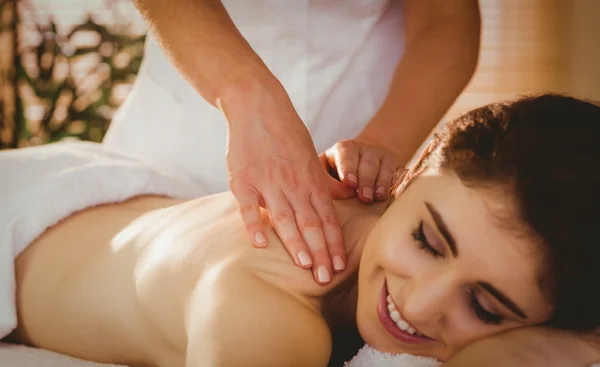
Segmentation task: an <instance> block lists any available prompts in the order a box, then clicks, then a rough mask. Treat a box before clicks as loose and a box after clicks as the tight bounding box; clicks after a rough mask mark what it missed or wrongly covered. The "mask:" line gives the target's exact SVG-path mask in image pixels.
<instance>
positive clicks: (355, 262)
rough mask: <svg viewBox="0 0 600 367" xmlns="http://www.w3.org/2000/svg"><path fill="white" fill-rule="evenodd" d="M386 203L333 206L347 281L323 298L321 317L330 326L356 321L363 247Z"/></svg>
mask: <svg viewBox="0 0 600 367" xmlns="http://www.w3.org/2000/svg"><path fill="white" fill-rule="evenodd" d="M387 205H388V203H386V202H382V203H373V204H363V203H361V202H360V201H358V200H344V201H336V202H335V208H336V212H337V214H338V218H339V220H340V224H341V226H342V233H343V238H344V246H345V247H346V251H347V256H348V257H347V259H348V261H347V267H346V270H344V272H350V273H351V275H349V276H348V275H346V280H344V281H343V282H342V283H340V284H339V285H338V286H337V287H335V288H333V289H332V290H331V291H330V292H329V293H328V294H327V295H326V296H325V299H324V300H323V306H322V307H323V308H322V310H323V311H322V312H323V316H324V317H325V319H326V320H327V323H328V324H329V326H330V328H332V329H333V328H335V327H336V326H337V325H347V324H353V323H355V322H356V320H355V319H356V317H355V316H356V304H357V302H358V286H357V285H358V268H359V264H360V258H361V255H362V250H363V248H364V245H365V243H366V241H367V237H368V236H369V234H370V233H371V230H372V229H373V227H374V226H375V224H376V223H377V221H378V220H379V218H380V217H381V215H382V214H383V212H384V211H385V209H386V208H387Z"/></svg>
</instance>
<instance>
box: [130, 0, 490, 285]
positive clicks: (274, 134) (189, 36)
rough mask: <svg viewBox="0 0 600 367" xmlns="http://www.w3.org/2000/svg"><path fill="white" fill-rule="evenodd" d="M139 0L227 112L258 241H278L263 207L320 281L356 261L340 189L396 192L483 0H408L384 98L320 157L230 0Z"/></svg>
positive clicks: (460, 76) (234, 169)
mask: <svg viewBox="0 0 600 367" xmlns="http://www.w3.org/2000/svg"><path fill="white" fill-rule="evenodd" d="M134 2H135V4H136V5H137V7H138V8H139V9H140V11H141V13H142V14H143V16H144V18H145V19H146V21H147V22H148V24H149V26H150V28H151V29H152V31H153V32H154V34H155V35H156V37H157V40H158V42H159V43H160V44H161V46H162V47H163V49H164V50H165V52H166V53H167V55H168V56H169V57H170V58H171V60H172V61H173V63H174V64H175V65H176V67H177V68H178V70H179V71H180V72H181V73H182V75H184V77H186V79H187V80H188V81H189V82H190V83H191V85H192V86H193V87H194V88H195V89H196V90H197V91H198V93H199V94H200V95H202V97H204V98H205V99H206V100H207V101H208V102H209V103H211V104H212V105H213V106H215V107H217V108H219V109H221V111H222V112H223V113H224V115H225V117H226V119H227V123H228V128H229V129H228V149H227V164H228V170H229V178H230V188H231V190H232V192H233V194H234V196H235V197H236V200H237V203H238V206H239V211H240V214H241V216H242V219H243V221H244V224H245V229H246V231H247V233H248V235H249V238H250V239H251V241H252V244H253V245H254V246H256V247H265V246H266V245H267V237H266V236H265V231H266V230H267V228H266V227H265V224H264V223H263V222H261V220H260V218H261V214H260V208H261V207H262V208H265V209H267V211H268V213H269V215H270V217H271V219H272V221H271V222H272V225H273V226H274V228H275V230H276V232H277V234H278V235H279V237H280V238H281V239H282V240H283V244H284V246H285V247H286V248H287V249H288V251H289V252H290V253H291V254H293V257H294V259H295V262H296V264H297V265H299V266H301V267H303V268H309V267H312V269H313V275H314V277H315V279H316V280H317V281H318V282H319V283H320V284H326V283H328V282H329V280H330V279H331V275H332V272H334V271H341V270H343V269H344V268H345V265H346V261H347V259H346V255H345V252H344V247H343V245H342V243H341V229H340V223H339V219H338V218H337V217H336V213H335V211H334V210H333V205H332V197H333V198H335V199H346V198H349V197H352V196H354V195H356V192H358V196H359V198H360V199H361V200H362V201H363V202H372V201H373V199H377V200H385V199H386V197H387V194H386V192H387V190H388V189H389V187H390V184H391V180H392V176H393V172H394V171H395V169H396V168H398V167H400V166H403V165H404V164H406V163H407V162H408V160H409V159H410V155H411V154H412V153H413V152H414V151H415V150H416V149H417V148H418V145H419V144H420V142H422V141H423V139H424V138H425V137H426V136H427V134H428V133H429V132H430V131H431V130H432V128H433V127H434V126H435V124H436V123H437V122H438V121H439V119H440V118H441V117H442V115H443V114H444V113H445V111H446V110H447V109H448V107H449V106H450V105H451V104H452V102H453V101H454V100H455V99H456V97H457V96H458V94H459V93H460V92H461V90H462V89H463V88H464V86H465V85H466V84H467V82H468V81H469V79H470V77H471V76H472V74H473V71H474V69H475V65H476V63H477V54H478V50H479V29H480V24H479V11H478V4H477V1H475V0H460V1H452V2H448V1H445V0H436V1H428V2H423V1H419V0H411V1H406V2H405V4H404V7H405V10H404V14H405V16H406V19H405V22H404V23H405V29H404V30H403V31H404V36H405V39H406V50H405V56H404V57H403V58H402V60H401V61H400V62H399V64H398V66H397V69H396V72H395V74H394V77H393V80H392V83H391V85H390V88H389V92H388V96H387V98H386V100H385V102H384V104H383V105H382V107H381V109H380V110H379V111H378V112H377V114H376V115H375V116H374V117H373V119H372V120H371V121H370V122H369V123H368V125H367V127H366V128H365V130H364V131H363V132H361V134H360V135H359V136H358V137H356V139H354V140H353V141H352V144H346V143H344V142H342V143H340V145H335V146H334V147H332V148H331V149H330V150H328V153H325V154H323V155H321V160H319V157H318V155H317V152H316V150H315V148H314V145H313V143H312V139H311V137H310V136H309V134H308V131H307V130H306V127H305V126H304V124H303V123H302V121H301V120H300V118H299V116H298V114H297V113H296V111H295V110H294V108H293V105H292V103H291V101H290V99H289V97H288V95H287V93H286V91H285V90H284V88H283V87H282V85H281V84H280V83H279V81H278V80H277V79H276V78H275V77H274V76H273V74H272V73H271V72H270V71H269V70H268V69H267V67H266V66H265V65H264V63H263V62H262V60H261V59H260V57H259V56H258V55H257V54H256V53H255V52H254V51H253V50H252V49H251V47H250V46H249V44H248V43H247V42H246V40H245V39H244V38H243V36H242V35H241V34H240V32H239V31H238V30H237V28H236V27H235V24H234V23H233V22H232V20H231V18H230V17H229V15H228V14H227V12H226V10H225V8H224V7H223V5H222V3H221V2H220V1H215V0H204V1H194V0H178V1H176V2H165V1H162V0H136V1H134ZM181 29H185V30H186V31H185V32H181V31H180V30H181ZM400 32H401V30H399V35H400ZM207 55H210V57H207ZM432 85H434V86H435V88H431V86H432ZM249 136H251V137H253V139H248V137H249ZM249 141H252V142H257V141H258V142H260V143H259V144H255V143H252V144H251V145H249V143H248V142H249ZM323 165H325V166H326V167H331V169H332V170H333V171H337V173H338V175H339V177H340V178H341V179H342V182H343V183H344V185H343V184H341V183H340V182H338V181H336V180H333V179H331V177H329V176H328V175H327V174H326V171H325V170H323V169H322V167H323ZM352 175H354V177H356V179H355V180H353V179H352ZM299 178H302V179H299ZM353 181H354V182H353ZM374 192H377V193H379V194H375V193H374ZM374 195H375V196H374Z"/></svg>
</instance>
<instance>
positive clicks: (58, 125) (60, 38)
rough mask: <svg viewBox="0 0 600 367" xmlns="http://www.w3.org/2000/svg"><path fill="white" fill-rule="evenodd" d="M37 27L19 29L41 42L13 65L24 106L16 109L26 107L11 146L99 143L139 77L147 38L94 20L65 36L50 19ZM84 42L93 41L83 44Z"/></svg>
mask: <svg viewBox="0 0 600 367" xmlns="http://www.w3.org/2000/svg"><path fill="white" fill-rule="evenodd" d="M0 11H1V8H0ZM22 11H23V10H22ZM34 23H35V24H34V27H35V29H33V30H31V29H30V30H25V29H23V27H21V28H19V30H18V32H21V33H22V32H24V31H27V32H35V33H36V34H37V39H38V40H39V42H37V43H36V44H34V45H30V46H22V47H20V48H19V56H20V57H18V58H15V59H16V60H18V62H15V65H13V67H14V68H15V71H16V73H17V74H16V75H17V77H16V79H17V88H18V91H19V93H18V96H19V99H20V102H21V103H17V105H20V106H23V107H22V108H20V110H21V111H18V110H16V111H15V114H16V116H15V122H16V124H17V126H18V127H17V128H16V129H15V131H16V132H19V133H18V134H15V136H14V137H13V138H14V139H17V144H11V145H13V146H15V145H16V146H27V145H32V144H41V143H47V142H54V141H57V140H60V139H63V138H65V137H75V138H78V139H81V140H92V141H101V140H102V137H103V136H104V134H105V133H106V130H107V129H108V126H109V123H110V120H111V118H112V115H113V113H114V111H115V110H116V108H117V107H118V105H119V103H120V102H121V100H120V99H119V98H116V97H117V96H116V93H115V92H116V90H117V88H118V87H119V86H123V85H131V84H132V83H133V80H134V79H135V76H136V74H137V72H138V69H139V67H140V64H141V61H142V56H143V48H144V39H145V36H144V35H140V34H135V33H133V32H131V31H130V30H129V29H128V28H127V27H125V28H123V27H111V26H109V25H106V24H100V23H98V22H96V21H94V19H93V18H92V16H91V15H89V16H88V18H87V20H86V21H85V22H84V23H82V24H77V25H74V26H73V27H72V28H71V29H70V30H69V31H68V32H65V33H64V34H61V33H60V32H59V30H58V29H59V27H58V26H57V24H56V23H55V22H54V21H52V20H50V21H49V22H48V23H46V24H43V23H41V22H34ZM17 36H21V35H17ZM81 39H86V40H92V42H84V43H83V44H82V42H81ZM82 67H84V68H85V70H86V72H85V73H84V75H82V73H81V72H80V69H81V68H82ZM28 111H34V112H35V113H27V112H28ZM32 115H35V116H33V117H32ZM12 143H14V142H12Z"/></svg>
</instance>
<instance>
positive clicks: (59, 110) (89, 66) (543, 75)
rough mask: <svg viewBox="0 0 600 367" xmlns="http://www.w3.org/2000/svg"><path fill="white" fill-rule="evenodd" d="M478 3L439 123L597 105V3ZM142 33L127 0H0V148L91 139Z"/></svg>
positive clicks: (121, 94)
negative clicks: (543, 101) (469, 44)
mask: <svg viewBox="0 0 600 367" xmlns="http://www.w3.org/2000/svg"><path fill="white" fill-rule="evenodd" d="M171 1H174V0H171ZM248 1H249V0H248ZM282 1H285V0H282ZM422 1H426V0H422ZM450 1H451V0H450ZM480 6H481V12H482V22H483V23H482V45H481V55H480V60H479V66H478V69H477V71H476V73H475V76H474V77H473V79H472V81H471V83H470V84H469V86H468V87H467V89H466V90H465V91H464V93H463V94H462V95H461V96H460V97H459V99H458V100H457V102H456V103H455V104H454V106H453V107H452V108H451V109H450V111H449V112H448V114H447V117H449V116H454V115H456V114H458V113H461V112H463V111H465V110H468V109H471V108H473V107H476V106H480V105H482V104H484V103H487V102H491V101H495V100H499V99H505V98H511V97H514V96H517V95H521V94H525V93H531V92H548V91H553V92H559V93H567V94H570V95H573V96H577V97H582V98H587V99H593V100H600V0H480ZM144 34H145V26H144V22H143V20H142V19H141V17H140V15H139V13H138V12H137V10H136V9H135V7H134V6H133V4H132V3H131V1H130V0H80V1H75V0H0V149H9V148H16V147H24V146H30V145H39V144H44V143H48V142H54V141H57V140H61V139H64V138H76V139H82V140H92V141H101V140H102V137H103V136H104V133H105V132H106V130H107V129H108V126H109V124H110V121H111V118H112V115H113V114H114V112H115V110H116V108H117V107H118V106H119V105H120V103H122V102H123V100H124V99H125V97H126V96H127V93H128V92H129V90H130V88H131V85H132V83H133V81H134V80H135V76H136V73H137V70H138V68H139V66H140V63H141V61H142V57H143V44H144V39H145V37H144ZM432 88H435V86H432ZM140 133H143V132H140Z"/></svg>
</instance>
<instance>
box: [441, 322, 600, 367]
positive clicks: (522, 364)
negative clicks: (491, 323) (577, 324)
mask: <svg viewBox="0 0 600 367" xmlns="http://www.w3.org/2000/svg"><path fill="white" fill-rule="evenodd" d="M598 338H599V337H598V336H595V335H591V334H575V333H572V332H567V331H560V330H555V329H550V328H544V327H527V328H521V329H516V330H512V331H508V332H506V333H501V334H497V335H494V336H491V337H489V338H486V339H483V340H480V341H477V342H475V343H473V344H471V345H469V346H468V347H466V348H465V349H463V350H462V351H460V352H459V353H458V354H456V355H455V356H454V357H453V358H452V359H451V360H450V361H448V362H447V363H445V364H444V365H443V367H479V366H488V367H588V366H590V365H591V364H593V363H596V362H600V343H599V341H598Z"/></svg>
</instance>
